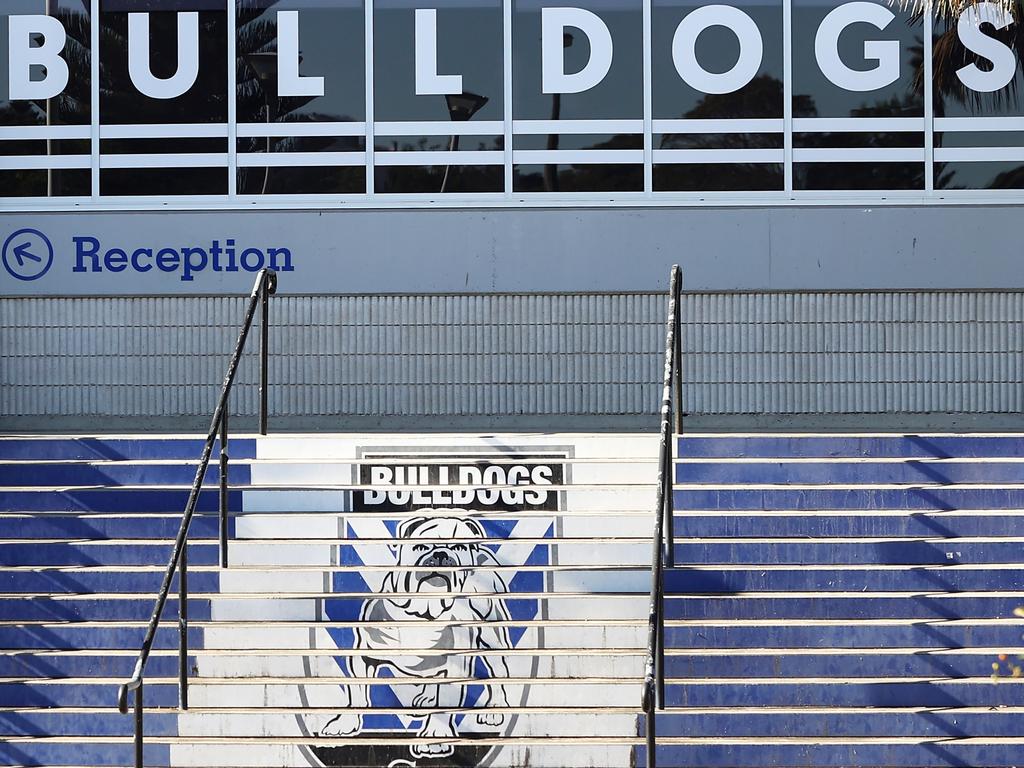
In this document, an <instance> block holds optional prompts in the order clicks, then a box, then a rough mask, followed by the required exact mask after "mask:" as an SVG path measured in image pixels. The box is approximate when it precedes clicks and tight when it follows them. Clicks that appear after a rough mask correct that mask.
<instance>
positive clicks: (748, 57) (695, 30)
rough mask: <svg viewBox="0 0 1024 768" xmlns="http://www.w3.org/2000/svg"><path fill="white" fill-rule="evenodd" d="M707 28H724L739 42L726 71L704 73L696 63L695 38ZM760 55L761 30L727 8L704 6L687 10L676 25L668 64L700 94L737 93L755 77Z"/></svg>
mask: <svg viewBox="0 0 1024 768" xmlns="http://www.w3.org/2000/svg"><path fill="white" fill-rule="evenodd" d="M708 27H726V28H728V29H730V30H732V32H733V34H735V35H736V39H737V40H738V41H739V44H740V55H739V58H738V59H737V60H736V63H735V64H734V65H733V67H732V69H730V70H728V71H727V72H721V73H718V72H708V71H707V70H706V69H704V67H702V66H701V65H700V63H699V62H698V61H697V54H696V50H695V49H696V46H697V38H698V37H699V36H700V33H701V32H703V31H704V30H705V29H707V28H708ZM763 56H764V43H763V41H762V40H761V30H759V29H758V28H757V24H755V23H754V20H753V19H752V18H750V17H749V16H748V15H747V14H745V13H744V12H743V11H741V10H740V9H739V8H733V7H732V6H730V5H705V6H701V7H700V8H697V9H696V10H694V11H691V12H690V13H689V14H687V15H686V17H685V18H684V19H683V20H682V21H681V22H679V26H678V27H676V33H675V35H674V36H673V37H672V62H673V63H674V64H675V65H676V72H678V73H679V76H680V77H681V78H683V81H684V82H685V83H686V84H687V85H689V86H690V87H691V88H695V89H696V90H698V91H700V92H702V93H733V92H735V91H738V90H739V89H740V88H742V87H743V86H745V85H746V84H747V83H749V82H750V81H751V80H753V79H754V77H755V75H757V71H758V70H759V69H760V68H761V59H762V57H763Z"/></svg>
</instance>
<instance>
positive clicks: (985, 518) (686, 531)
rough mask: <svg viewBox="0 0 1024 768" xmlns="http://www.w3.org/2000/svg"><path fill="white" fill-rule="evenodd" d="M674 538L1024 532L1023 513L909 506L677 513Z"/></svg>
mask: <svg viewBox="0 0 1024 768" xmlns="http://www.w3.org/2000/svg"><path fill="white" fill-rule="evenodd" d="M675 535H676V537H677V538H682V537H690V536H693V537H697V536H701V537H704V538H729V537H741V538H755V537H759V536H770V537H772V538H786V537H799V538H829V537H839V538H850V539H853V538H878V537H891V538H896V537H904V538H912V537H928V538H938V537H948V538H955V537H958V536H965V537H968V536H1024V515H1000V514H993V515H958V514H953V513H949V512H909V513H906V514H898V515H815V514H807V515H787V514H786V513H784V512H772V513H770V514H764V515H759V514H755V513H750V514H743V515H703V514H702V515H692V516H689V515H687V514H685V513H677V514H676V517H675Z"/></svg>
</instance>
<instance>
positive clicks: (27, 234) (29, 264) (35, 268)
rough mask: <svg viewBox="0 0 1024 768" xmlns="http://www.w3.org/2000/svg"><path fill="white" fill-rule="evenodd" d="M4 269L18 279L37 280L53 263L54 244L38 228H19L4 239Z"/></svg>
mask: <svg viewBox="0 0 1024 768" xmlns="http://www.w3.org/2000/svg"><path fill="white" fill-rule="evenodd" d="M3 261H4V269H6V270H7V272H8V273H9V274H10V275H11V277H13V278H16V279H18V280H37V279H39V278H40V277H42V276H43V275H45V274H46V273H47V272H48V271H49V269H50V265H52V264H53V244H52V243H51V242H50V241H49V239H47V237H46V235H44V234H43V233H42V232H40V231H39V230H38V229H29V228H27V227H26V228H25V229H19V230H18V231H17V232H15V233H14V234H12V235H11V236H10V237H8V238H7V239H6V240H5V241H4V248H3Z"/></svg>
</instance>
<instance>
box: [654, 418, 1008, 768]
mask: <svg viewBox="0 0 1024 768" xmlns="http://www.w3.org/2000/svg"><path fill="white" fill-rule="evenodd" d="M678 456H679V462H678V463H677V465H676V478H675V479H676V486H675V492H674V509H675V510H676V512H675V515H674V517H675V547H674V549H675V557H676V563H677V564H678V567H676V568H674V569H672V570H670V571H668V572H667V573H666V590H667V594H668V595H669V596H668V598H667V600H666V616H667V622H666V631H665V635H666V646H667V648H669V649H670V650H669V651H668V653H667V657H666V677H667V686H666V703H667V704H668V708H667V710H666V711H665V712H664V714H660V715H659V716H658V732H659V736H660V738H659V742H658V748H657V750H658V751H657V758H658V765H659V766H665V767H668V766H723V767H724V766H730V767H740V766H750V767H754V766H907V767H915V768H922V767H924V766H987V767H989V768H993V767H994V766H1020V765H1024V738H1022V734H1024V729H1022V727H1021V725H1022V723H1024V683H1022V681H1021V680H1013V679H1006V680H1003V681H1001V682H999V683H998V684H993V682H992V680H991V679H990V675H991V674H992V664H993V663H998V662H997V658H998V655H999V654H1000V653H1003V652H1007V653H1008V654H1009V655H1010V656H1011V657H1014V656H1016V655H1017V654H1021V653H1024V648H1022V647H1021V646H1022V642H1021V634H1022V632H1024V621H1022V620H1021V618H1019V617H1015V616H1014V610H1015V609H1016V608H1018V607H1019V606H1024V511H1022V510H1024V438H1022V437H1021V436H1020V435H1002V436H985V435H961V436H942V435H907V436H884V435H875V436H856V435H834V436H797V435H783V436H778V435H774V436H734V437H721V438H711V437H701V436H694V437H687V438H685V439H683V440H681V441H679V445H678ZM1006 674H1007V666H1006V665H1005V664H1004V665H1003V675H1004V676H1005V675H1006ZM640 752H641V759H646V754H645V750H640Z"/></svg>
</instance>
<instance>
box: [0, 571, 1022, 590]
mask: <svg viewBox="0 0 1024 768" xmlns="http://www.w3.org/2000/svg"><path fill="white" fill-rule="evenodd" d="M0 578H2V575H0ZM0 584H2V581H0ZM993 585H998V586H999V589H1000V590H1005V591H1007V592H1014V591H1021V590H1024V568H955V567H954V568H950V567H912V568H899V569H891V570H890V569H887V570H880V569H877V568H867V569H859V570H834V569H828V568H820V569H811V568H806V567H799V566H794V567H793V568H780V569H772V570H765V569H762V568H756V567H754V566H751V567H750V568H749V569H729V570H715V569H714V567H713V566H710V567H708V568H707V569H702V570H696V569H692V568H687V567H686V566H680V567H678V568H669V569H667V570H666V571H665V592H666V593H667V594H673V593H676V594H687V593H691V594H693V593H726V594H732V593H736V592H984V591H988V590H991V589H992V586H993Z"/></svg>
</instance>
